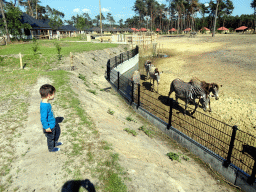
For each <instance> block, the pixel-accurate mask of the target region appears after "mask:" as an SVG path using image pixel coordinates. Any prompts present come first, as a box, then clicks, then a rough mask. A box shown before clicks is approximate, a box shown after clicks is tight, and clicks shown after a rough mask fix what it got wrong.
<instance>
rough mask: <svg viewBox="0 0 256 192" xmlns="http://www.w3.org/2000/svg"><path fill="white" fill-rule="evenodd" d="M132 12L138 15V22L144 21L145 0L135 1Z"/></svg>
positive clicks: (145, 11) (145, 12)
mask: <svg viewBox="0 0 256 192" xmlns="http://www.w3.org/2000/svg"><path fill="white" fill-rule="evenodd" d="M133 11H135V13H137V14H138V15H139V22H140V24H141V22H142V21H143V20H144V16H146V14H147V7H146V1H145V0H136V1H135V3H134V6H133Z"/></svg>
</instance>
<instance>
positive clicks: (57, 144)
mask: <svg viewBox="0 0 256 192" xmlns="http://www.w3.org/2000/svg"><path fill="white" fill-rule="evenodd" d="M59 145H63V143H62V142H58V143H55V146H59Z"/></svg>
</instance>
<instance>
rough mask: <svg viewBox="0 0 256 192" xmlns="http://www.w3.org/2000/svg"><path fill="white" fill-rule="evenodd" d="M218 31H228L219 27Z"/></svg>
mask: <svg viewBox="0 0 256 192" xmlns="http://www.w3.org/2000/svg"><path fill="white" fill-rule="evenodd" d="M217 30H218V31H228V30H229V29H227V28H226V27H220V28H218V29H217Z"/></svg>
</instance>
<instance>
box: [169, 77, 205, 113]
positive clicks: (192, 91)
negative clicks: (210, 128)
mask: <svg viewBox="0 0 256 192" xmlns="http://www.w3.org/2000/svg"><path fill="white" fill-rule="evenodd" d="M173 91H175V97H176V101H178V98H180V99H182V100H185V102H186V105H185V110H184V114H185V113H186V109H187V104H188V102H189V101H192V102H193V103H194V105H195V109H194V111H193V113H194V112H195V111H196V108H197V107H198V104H196V103H195V99H197V98H201V99H202V100H203V105H204V110H206V106H207V104H208V99H207V96H206V94H205V92H204V90H203V89H202V88H200V87H195V86H193V85H191V84H189V83H186V82H184V81H183V80H181V79H174V80H173V81H172V83H171V87H170V92H169V95H168V97H170V95H171V94H172V92H173Z"/></svg>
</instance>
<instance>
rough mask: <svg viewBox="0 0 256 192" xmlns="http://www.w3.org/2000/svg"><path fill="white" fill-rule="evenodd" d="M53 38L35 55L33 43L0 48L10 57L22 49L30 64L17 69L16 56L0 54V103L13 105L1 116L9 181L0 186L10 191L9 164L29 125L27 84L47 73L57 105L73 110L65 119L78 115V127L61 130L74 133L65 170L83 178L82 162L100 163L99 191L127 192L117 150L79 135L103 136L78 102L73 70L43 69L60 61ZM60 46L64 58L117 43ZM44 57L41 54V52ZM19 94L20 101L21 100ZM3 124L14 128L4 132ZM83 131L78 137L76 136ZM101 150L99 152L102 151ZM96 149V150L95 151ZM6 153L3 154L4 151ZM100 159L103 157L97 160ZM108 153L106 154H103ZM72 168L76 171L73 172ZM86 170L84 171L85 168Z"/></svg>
mask: <svg viewBox="0 0 256 192" xmlns="http://www.w3.org/2000/svg"><path fill="white" fill-rule="evenodd" d="M54 42H55V41H39V47H40V50H39V51H38V52H39V53H40V54H36V55H34V54H33V51H32V48H31V47H32V43H26V44H16V45H14V44H12V45H8V46H2V47H0V56H1V55H12V54H18V53H19V52H21V53H22V54H25V56H24V57H23V62H24V63H26V67H27V68H26V70H17V69H19V59H16V58H13V57H0V59H1V60H0V77H1V78H0V90H1V92H0V106H1V105H2V104H4V103H8V102H9V103H10V104H9V108H8V112H7V113H5V114H3V115H1V114H0V133H2V134H3V133H4V134H5V140H6V142H3V143H0V154H2V153H3V154H4V152H5V150H6V149H7V148H8V150H9V152H8V155H7V156H5V157H3V158H0V164H1V166H0V174H1V175H2V176H6V177H8V178H9V179H6V182H5V183H1V184H0V191H6V189H8V186H10V185H11V184H12V180H11V177H12V176H11V175H8V173H9V171H10V169H11V167H10V166H11V164H10V162H12V161H15V159H16V158H17V157H16V158H15V157H14V154H15V151H14V150H15V149H14V146H12V142H13V139H18V138H19V137H20V135H21V134H22V133H20V132H19V130H20V128H21V127H22V128H25V127H26V121H25V120H26V119H27V110H28V105H29V103H27V98H28V97H29V96H30V93H29V87H32V86H33V85H34V84H35V83H36V81H37V78H38V77H39V76H47V77H48V78H50V79H52V80H53V81H54V86H55V87H56V89H57V90H58V100H56V102H55V105H57V106H59V107H60V108H62V109H67V108H68V109H69V110H68V111H69V114H67V118H66V120H65V121H70V123H72V121H73V120H74V119H75V118H77V117H79V121H80V123H79V126H78V128H77V129H73V128H72V129H71V128H68V129H67V131H63V133H62V134H63V136H65V135H67V134H68V135H72V137H71V138H70V143H71V146H70V150H69V151H67V152H66V155H67V156H68V157H69V158H68V159H69V160H68V161H67V162H65V167H64V170H65V171H66V174H68V175H70V174H71V175H72V177H73V178H75V179H82V175H83V170H80V169H79V167H83V166H84V165H83V163H84V162H89V163H91V164H95V162H97V163H96V164H98V166H99V167H98V166H96V167H93V168H92V169H91V171H92V173H93V175H94V176H95V177H97V178H99V180H100V181H101V185H100V187H99V188H100V189H103V190H106V191H126V186H125V185H124V184H123V182H122V180H121V178H120V177H119V176H118V173H119V174H120V173H121V174H123V171H122V169H121V168H120V166H119V165H118V154H113V153H112V152H111V151H110V150H109V149H111V147H108V145H109V144H108V143H106V142H104V141H102V142H100V143H101V144H100V145H99V146H97V148H95V149H94V148H93V147H92V146H90V145H88V144H86V143H84V140H82V139H80V136H81V134H82V135H83V138H86V137H90V138H92V137H94V138H95V139H97V138H98V137H99V135H98V132H97V130H96V129H95V128H94V126H93V124H92V122H90V120H89V117H88V116H87V115H86V113H85V111H84V110H83V109H82V107H81V106H80V102H79V100H78V99H77V97H76V95H75V93H74V92H73V91H72V89H71V87H70V84H69V72H66V71H50V72H46V71H45V70H46V69H48V68H51V67H54V63H58V62H60V61H58V60H57V57H56V55H57V50H56V48H55V46H54ZM58 43H59V44H60V46H61V47H62V49H61V54H62V55H64V56H67V55H69V52H83V51H90V50H99V49H105V48H109V47H116V46H117V45H115V44H94V43H75V42H61V41H58ZM40 55H42V56H40ZM17 98H18V99H17ZM5 127H10V128H9V129H7V130H5ZM83 127H87V128H88V129H89V130H90V133H87V132H85V131H82V129H83ZM78 135H79V137H77V136H78ZM72 140H76V141H78V143H74V142H72ZM100 149H101V150H100ZM95 151H97V154H96V153H95ZM0 156H2V155H0ZM79 157H81V158H83V157H86V159H84V160H85V161H81V165H79V166H76V167H72V162H73V161H74V160H75V159H77V158H79ZM97 157H100V158H98V159H97ZM101 157H105V158H101ZM70 170H72V171H70ZM85 171H86V170H85Z"/></svg>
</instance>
